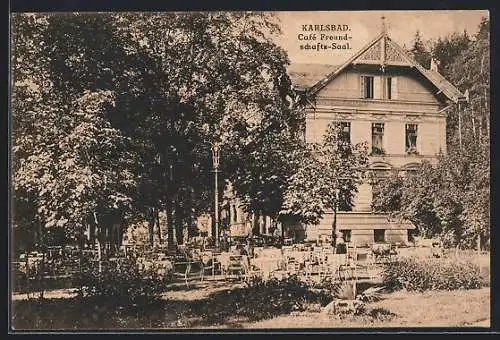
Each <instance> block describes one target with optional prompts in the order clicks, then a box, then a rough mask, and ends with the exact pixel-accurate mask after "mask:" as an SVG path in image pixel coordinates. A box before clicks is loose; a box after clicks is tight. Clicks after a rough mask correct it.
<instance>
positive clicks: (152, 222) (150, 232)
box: [148, 208, 156, 247]
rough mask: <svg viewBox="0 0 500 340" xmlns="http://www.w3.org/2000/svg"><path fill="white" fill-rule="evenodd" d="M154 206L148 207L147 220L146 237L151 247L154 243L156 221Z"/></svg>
mask: <svg viewBox="0 0 500 340" xmlns="http://www.w3.org/2000/svg"><path fill="white" fill-rule="evenodd" d="M155 210H156V209H155V208H151V209H149V221H148V238H149V245H150V246H151V247H153V245H154V244H153V243H154V228H155V222H156V215H155Z"/></svg>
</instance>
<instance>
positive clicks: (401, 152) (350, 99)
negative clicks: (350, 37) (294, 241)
mask: <svg viewBox="0 0 500 340" xmlns="http://www.w3.org/2000/svg"><path fill="white" fill-rule="evenodd" d="M289 74H290V77H291V78H292V81H293V83H294V86H295V88H296V89H297V91H299V92H301V93H302V95H304V96H306V98H307V100H306V102H307V105H306V106H305V107H304V109H305V114H306V130H305V140H306V142H319V141H320V140H321V138H322V136H323V134H324V132H325V130H326V127H327V125H328V123H330V122H333V121H335V122H339V123H343V124H342V126H343V128H344V129H345V132H346V133H348V134H349V136H350V139H351V143H353V144H356V143H359V142H367V143H368V148H369V149H368V150H369V154H370V157H369V165H368V167H369V169H370V170H372V171H373V173H374V174H375V175H376V176H382V177H383V176H385V175H387V174H388V173H389V172H390V171H391V170H400V171H411V170H412V169H414V168H415V166H417V165H418V164H419V163H420V162H421V161H422V160H428V161H430V162H435V161H436V160H437V157H436V156H437V155H438V154H439V153H440V152H442V153H445V152H446V111H447V110H448V109H449V108H450V107H451V106H452V105H454V104H457V103H459V102H461V101H464V100H465V97H464V96H463V95H462V94H461V93H460V91H459V90H458V89H456V88H455V87H454V86H453V85H452V84H450V83H449V82H448V81H447V80H446V79H444V78H443V77H442V76H441V75H440V74H439V73H438V72H437V69H436V68H434V67H432V66H431V69H430V70H428V69H425V68H424V67H422V66H421V65H420V64H418V63H417V62H416V61H415V60H413V59H412V57H410V56H409V55H408V54H407V53H406V51H405V50H404V49H403V48H401V47H400V46H398V44H396V43H395V42H394V41H393V40H392V39H391V38H390V37H389V36H388V34H387V32H386V31H385V30H383V31H382V32H381V33H380V34H379V35H378V36H377V37H376V38H375V39H373V40H372V41H371V42H370V43H368V44H367V45H366V46H365V47H363V48H362V49H361V50H360V51H358V52H357V53H355V54H354V55H353V56H352V57H351V58H350V59H349V60H347V61H346V62H345V63H344V64H342V65H339V66H332V65H314V64H302V65H291V67H290V69H289ZM372 195H373V193H372V187H371V185H370V184H369V183H368V182H367V183H363V184H362V185H360V186H359V188H358V194H357V196H356V198H355V201H354V203H355V204H354V207H353V209H352V211H349V212H342V211H340V212H338V213H337V230H339V231H341V232H342V233H343V235H344V238H346V241H348V242H354V243H356V244H358V245H366V244H372V243H374V242H391V243H406V242H407V241H408V234H409V230H412V229H414V226H413V225H412V224H411V223H408V222H405V221H401V220H391V219H390V218H389V216H388V215H384V214H378V213H374V212H373V211H372V204H371V203H372ZM332 219H333V212H328V213H326V214H325V216H324V217H323V219H322V220H321V222H320V224H319V225H314V226H313V225H308V226H295V227H292V228H290V229H291V230H290V231H291V233H292V234H294V233H295V236H296V237H299V238H302V237H304V238H306V239H320V238H323V239H328V238H329V237H330V235H331V230H332ZM301 231H303V233H302V232H301Z"/></svg>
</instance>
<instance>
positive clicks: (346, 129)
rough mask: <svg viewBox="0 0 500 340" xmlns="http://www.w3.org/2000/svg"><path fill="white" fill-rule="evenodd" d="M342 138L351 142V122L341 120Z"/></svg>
mask: <svg viewBox="0 0 500 340" xmlns="http://www.w3.org/2000/svg"><path fill="white" fill-rule="evenodd" d="M340 139H341V140H342V141H343V142H345V143H351V122H340Z"/></svg>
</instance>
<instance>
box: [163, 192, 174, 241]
mask: <svg viewBox="0 0 500 340" xmlns="http://www.w3.org/2000/svg"><path fill="white" fill-rule="evenodd" d="M165 215H166V216H165V223H166V224H167V243H168V246H169V247H170V246H172V245H174V224H173V220H172V205H171V202H167V204H165Z"/></svg>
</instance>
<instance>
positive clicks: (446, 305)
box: [242, 288, 490, 328]
mask: <svg viewBox="0 0 500 340" xmlns="http://www.w3.org/2000/svg"><path fill="white" fill-rule="evenodd" d="M367 309H368V312H369V311H370V310H372V311H373V312H372V313H371V314H372V315H373V316H370V315H366V316H350V317H346V318H343V319H340V318H338V317H335V316H328V315H325V314H321V313H299V314H296V315H286V316H285V315H283V316H279V317H276V318H274V319H270V320H262V321H259V322H254V323H245V324H243V325H242V326H243V327H245V328H276V327H278V328H339V327H346V328H352V327H356V328H357V327H359V328H364V327H377V328H378V327H490V288H481V289H471V290H455V291H427V292H424V293H416V292H411V293H410V292H405V291H397V292H393V293H389V294H386V295H385V296H384V298H383V300H381V301H378V302H375V303H371V304H368V305H367Z"/></svg>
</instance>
